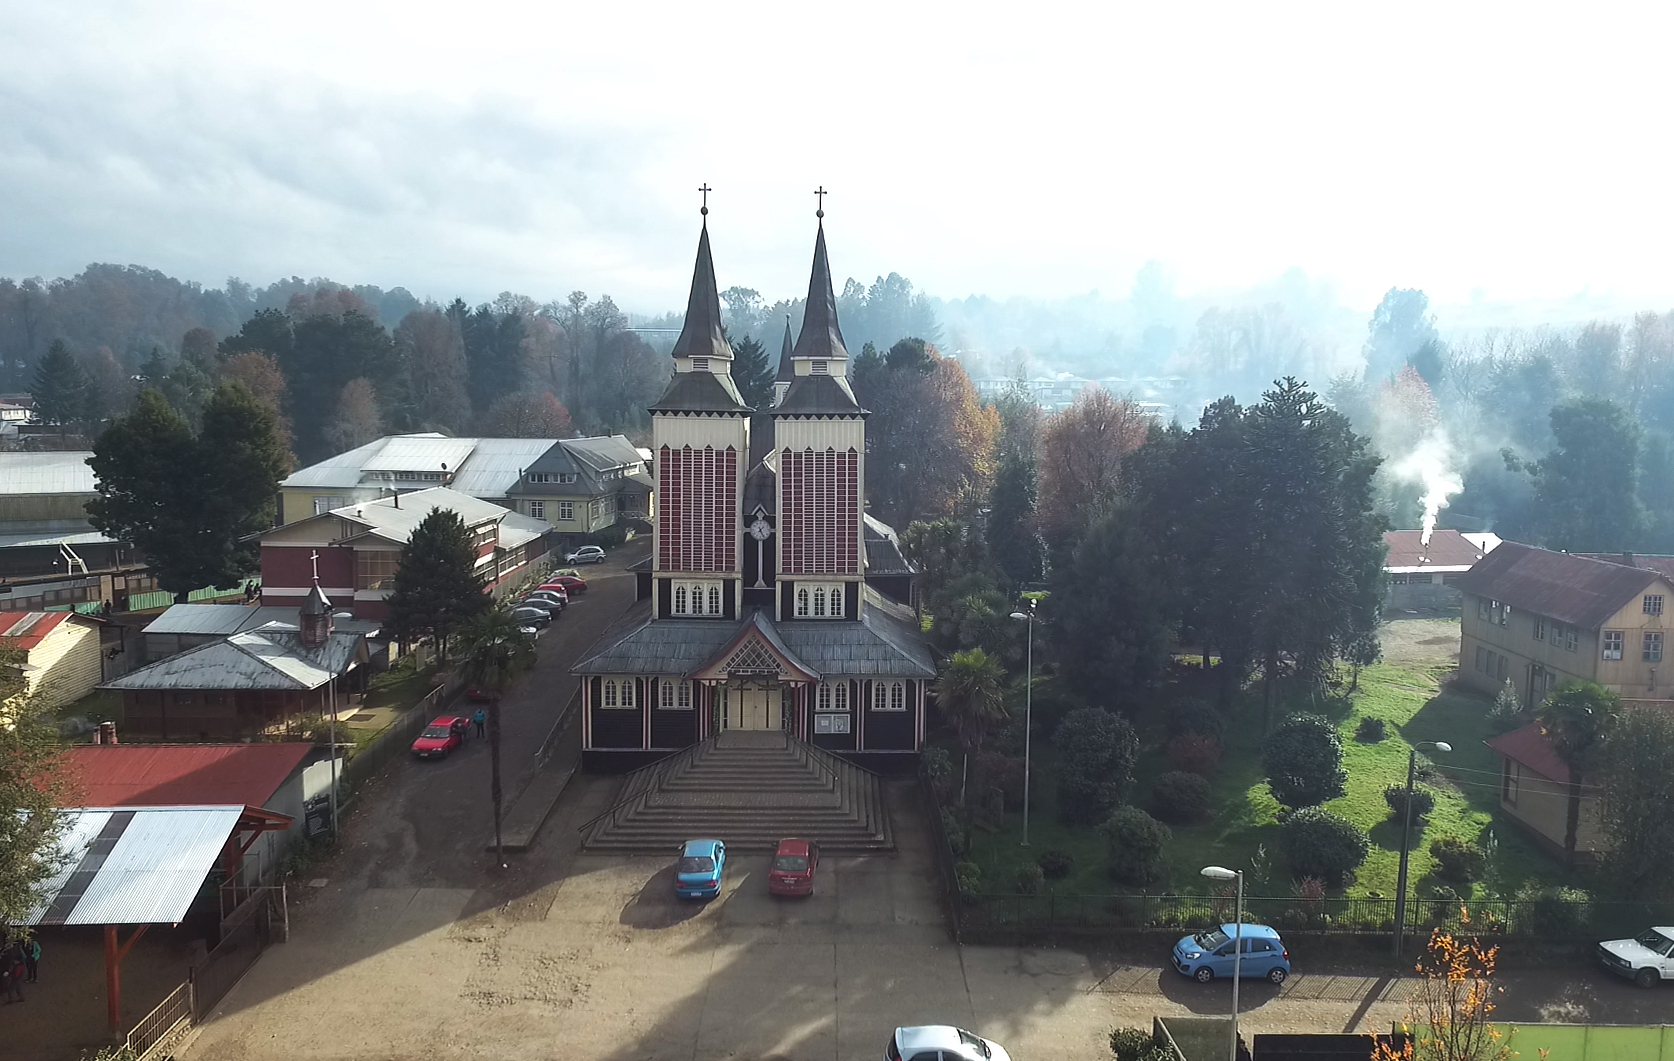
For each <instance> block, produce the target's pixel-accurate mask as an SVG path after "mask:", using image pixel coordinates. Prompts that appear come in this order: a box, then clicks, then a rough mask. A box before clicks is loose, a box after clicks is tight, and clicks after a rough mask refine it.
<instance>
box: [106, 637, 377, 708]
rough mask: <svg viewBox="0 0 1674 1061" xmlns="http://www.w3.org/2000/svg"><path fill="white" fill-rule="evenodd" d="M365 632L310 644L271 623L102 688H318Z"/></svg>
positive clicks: (338, 670)
mask: <svg viewBox="0 0 1674 1061" xmlns="http://www.w3.org/2000/svg"><path fill="white" fill-rule="evenodd" d="M365 641H366V638H365V636H364V635H362V634H360V633H350V632H338V633H333V634H332V635H331V636H330V637H328V638H327V639H326V642H325V644H323V645H321V646H320V647H319V648H305V647H303V645H302V637H301V635H300V634H299V633H298V632H297V630H296V628H295V627H288V626H285V625H284V624H281V623H269V624H267V625H266V626H263V627H261V628H260V629H256V630H246V631H244V632H243V633H238V634H234V635H232V636H231V637H228V638H226V639H224V640H221V641H212V642H210V643H209V644H207V645H199V646H198V647H196V648H189V649H187V650H186V651H184V652H182V653H180V654H178V655H174V656H170V657H169V658H168V659H164V660H158V661H157V662H156V663H152V664H149V665H147V666H144V667H141V668H140V669H139V670H136V671H130V672H128V673H127V674H124V675H123V676H122V677H120V678H117V679H115V680H114V681H109V682H106V683H105V684H103V685H101V686H100V687H99V688H101V689H135V690H161V689H215V690H231V691H236V690H249V689H289V690H295V691H302V690H306V689H318V688H319V687H321V686H322V685H324V684H326V682H328V681H330V680H331V678H332V676H333V675H336V674H342V673H343V672H344V671H346V670H347V669H348V668H349V665H350V664H352V663H354V662H355V661H356V660H357V659H358V658H359V657H360V654H361V652H362V651H363V646H364V644H365Z"/></svg>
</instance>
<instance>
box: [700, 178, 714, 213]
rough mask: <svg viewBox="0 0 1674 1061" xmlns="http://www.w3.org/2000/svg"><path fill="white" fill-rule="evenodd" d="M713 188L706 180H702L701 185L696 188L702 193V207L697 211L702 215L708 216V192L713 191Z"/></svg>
mask: <svg viewBox="0 0 1674 1061" xmlns="http://www.w3.org/2000/svg"><path fill="white" fill-rule="evenodd" d="M714 190H715V189H713V188H711V187H710V186H709V182H708V181H704V182H703V187H701V188H699V189H698V191H700V192H702V193H703V208H702V209H701V210H699V211H698V213H700V214H702V215H703V216H704V217H708V216H709V193H710V192H712V191H714Z"/></svg>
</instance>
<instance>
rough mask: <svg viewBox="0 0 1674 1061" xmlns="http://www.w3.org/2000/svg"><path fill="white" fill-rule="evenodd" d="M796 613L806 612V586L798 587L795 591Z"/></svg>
mask: <svg viewBox="0 0 1674 1061" xmlns="http://www.w3.org/2000/svg"><path fill="white" fill-rule="evenodd" d="M796 614H797V615H807V614H808V590H807V589H806V588H798V589H797V591H796Z"/></svg>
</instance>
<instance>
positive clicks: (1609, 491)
mask: <svg viewBox="0 0 1674 1061" xmlns="http://www.w3.org/2000/svg"><path fill="white" fill-rule="evenodd" d="M1552 435H1553V437H1554V438H1555V439H1557V443H1558V445H1557V448H1556V449H1554V450H1552V452H1550V453H1548V454H1547V455H1546V456H1545V457H1544V458H1542V459H1541V460H1540V462H1539V463H1538V464H1537V465H1535V466H1534V473H1535V496H1536V498H1537V502H1538V510H1539V511H1540V512H1541V524H1542V528H1541V529H1542V535H1541V537H1542V544H1544V545H1546V546H1547V547H1549V548H1552V549H1565V550H1595V551H1599V552H1607V551H1616V550H1622V549H1637V548H1641V547H1642V546H1641V545H1640V542H1639V536H1640V533H1641V532H1642V531H1643V529H1644V526H1645V510H1644V508H1643V507H1642V506H1641V505H1640V503H1639V496H1638V491H1637V489H1636V486H1637V482H1636V480H1637V479H1638V474H1639V439H1640V429H1639V425H1638V424H1636V423H1634V422H1633V421H1632V420H1631V419H1630V418H1629V417H1628V416H1627V414H1626V413H1625V412H1623V411H1622V408H1621V407H1620V406H1618V405H1617V404H1616V403H1615V402H1610V401H1605V400H1603V399H1601V398H1577V399H1575V400H1573V401H1569V402H1566V403H1564V404H1563V405H1560V406H1558V407H1557V408H1555V409H1553V410H1552Z"/></svg>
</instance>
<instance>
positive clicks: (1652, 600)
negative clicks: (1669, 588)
mask: <svg viewBox="0 0 1674 1061" xmlns="http://www.w3.org/2000/svg"><path fill="white" fill-rule="evenodd" d="M1645 614H1646V615H1661V614H1662V594H1660V593H1647V594H1645Z"/></svg>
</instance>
